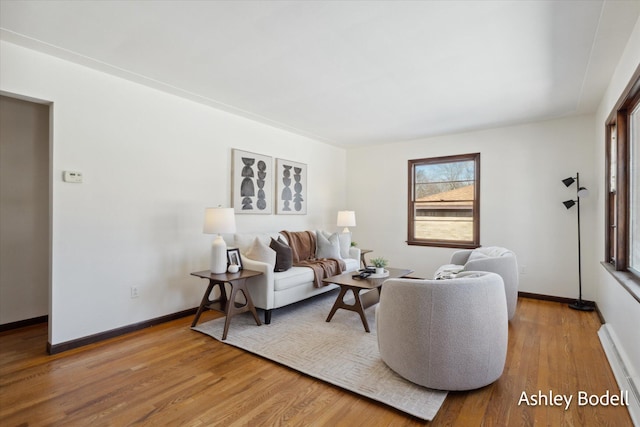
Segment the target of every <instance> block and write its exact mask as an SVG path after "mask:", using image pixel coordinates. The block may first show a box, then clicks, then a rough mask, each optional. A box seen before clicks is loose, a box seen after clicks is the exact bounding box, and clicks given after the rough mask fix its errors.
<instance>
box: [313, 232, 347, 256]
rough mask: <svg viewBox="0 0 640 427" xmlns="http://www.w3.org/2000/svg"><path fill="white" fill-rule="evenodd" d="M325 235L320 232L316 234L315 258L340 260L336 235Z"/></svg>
mask: <svg viewBox="0 0 640 427" xmlns="http://www.w3.org/2000/svg"><path fill="white" fill-rule="evenodd" d="M327 234H329V233H327V232H324V231H320V230H318V231H317V232H316V258H318V259H322V258H333V259H342V257H341V256H340V241H339V240H338V233H333V234H329V236H327Z"/></svg>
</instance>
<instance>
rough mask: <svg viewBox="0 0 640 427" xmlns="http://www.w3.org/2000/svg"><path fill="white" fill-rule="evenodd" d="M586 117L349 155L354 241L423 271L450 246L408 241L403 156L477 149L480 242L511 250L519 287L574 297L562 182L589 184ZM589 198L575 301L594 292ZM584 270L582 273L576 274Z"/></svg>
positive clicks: (572, 241) (570, 231)
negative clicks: (580, 289) (576, 180)
mask: <svg viewBox="0 0 640 427" xmlns="http://www.w3.org/2000/svg"><path fill="white" fill-rule="evenodd" d="M593 132H594V128H593V116H580V117H573V118H567V119H561V120H553V121H546V122H538V123H531V124H526V125H521V126H513V127H504V128H498V129H490V130H483V131H478V132H470V133H463V134H457V135H447V136H440V137H433V138H427V139H420V140H416V141H410V142H404V143H394V144H389V145H380V146H375V147H367V148H362V149H353V150H349V151H348V155H347V158H348V165H349V166H348V172H347V180H348V182H349V193H348V206H347V207H348V208H349V209H353V210H355V211H356V215H357V223H358V226H357V227H355V228H354V229H353V233H354V236H353V238H354V240H355V241H357V242H358V243H359V244H360V246H361V247H363V248H364V247H366V248H369V249H373V250H374V251H375V252H374V253H372V254H370V255H369V256H371V257H374V256H384V257H386V258H388V259H389V260H390V261H391V265H392V266H398V267H410V268H413V269H414V270H415V275H416V276H420V277H432V276H433V273H434V271H435V270H436V269H437V268H438V267H439V266H440V265H442V264H446V263H448V262H449V258H450V256H451V254H452V252H453V249H447V248H433V247H421V246H408V245H407V244H406V243H405V241H406V237H407V200H408V185H407V182H408V165H407V161H408V160H409V159H420V158H426V157H437V156H446V155H454V154H465V153H474V152H480V153H481V160H480V162H481V178H480V179H481V189H480V202H481V206H480V242H481V244H482V246H492V245H498V246H504V247H507V248H510V249H512V250H513V251H514V252H515V253H516V254H517V256H518V262H519V264H520V265H521V267H524V274H523V275H521V282H520V290H521V291H525V292H533V293H538V294H544V295H554V296H560V297H577V296H578V268H577V221H576V209H575V208H573V209H571V210H569V211H567V210H566V209H565V208H564V206H563V205H562V201H564V200H567V199H571V198H575V191H576V190H575V185H574V186H573V187H571V188H566V187H565V186H564V185H563V184H562V182H561V180H562V179H563V178H566V177H568V176H575V173H576V172H580V181H581V185H584V186H586V187H591V188H595V187H596V183H595V182H594V180H595V179H596V174H595V173H594V171H593ZM595 200H596V198H595V197H590V198H588V199H585V200H583V203H582V206H581V207H582V210H581V214H582V215H581V221H582V230H583V233H582V235H583V242H582V243H583V244H582V255H583V297H584V298H585V299H594V298H595V289H594V281H593V274H592V272H593V265H594V263H595V260H594V256H595V255H594V248H593V244H594V238H593V236H591V235H590V233H588V230H591V229H593V228H594V214H593V211H594V209H595V206H596V201H595ZM585 276H586V277H585Z"/></svg>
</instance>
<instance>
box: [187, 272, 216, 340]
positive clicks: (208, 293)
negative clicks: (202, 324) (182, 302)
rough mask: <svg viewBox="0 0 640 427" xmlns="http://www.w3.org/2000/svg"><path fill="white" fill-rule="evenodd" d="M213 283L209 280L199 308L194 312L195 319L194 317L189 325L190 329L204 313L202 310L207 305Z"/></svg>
mask: <svg viewBox="0 0 640 427" xmlns="http://www.w3.org/2000/svg"><path fill="white" fill-rule="evenodd" d="M214 285H215V283H214V282H213V281H212V280H209V286H208V287H207V291H206V292H205V293H204V296H203V297H202V301H201V302H200V307H198V311H197V312H196V317H194V319H193V322H192V323H191V327H192V328H193V327H194V326H196V325H197V324H198V320H199V319H200V315H201V314H202V312H203V311H204V308H205V307H206V306H207V304H209V295H210V294H211V290H212V289H213V286H214Z"/></svg>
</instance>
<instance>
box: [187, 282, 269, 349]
mask: <svg viewBox="0 0 640 427" xmlns="http://www.w3.org/2000/svg"><path fill="white" fill-rule="evenodd" d="M261 274H262V273H261V272H259V271H253V270H240V271H239V272H237V273H222V274H213V273H212V272H211V271H209V270H204V271H198V272H196V273H191V275H192V276H196V277H200V278H202V279H208V280H209V286H208V287H207V291H206V292H205V293H204V296H203V297H202V302H201V303H200V307H198V311H197V312H196V317H195V318H194V319H193V323H191V327H192V328H193V327H194V326H196V324H197V323H198V320H199V319H200V315H201V314H202V312H203V311H204V310H205V309H208V310H215V311H219V312H222V313H224V314H225V316H226V319H225V321H224V332H223V334H222V339H223V340H225V339H227V332H228V331H229V323H230V322H231V318H232V317H233V316H235V315H236V314H239V313H244V312H246V311H250V312H251V314H253V318H254V319H256V323H257V324H258V326H260V325H261V324H262V323H260V319H259V318H258V312H257V311H256V308H255V306H254V305H253V301H252V300H251V295H250V294H249V290H248V289H247V286H246V281H247V279H248V278H250V277H254V276H259V275H261ZM225 283H228V284H229V286H230V287H231V294H230V295H229V297H228V298H227V291H226V290H225ZM216 286H217V287H218V288H219V289H220V298H218V299H215V300H211V299H209V298H211V292H212V291H213V289H214V288H215V287H216ZM238 292H241V293H242V294H243V295H244V299H245V301H246V302H245V303H239V302H237V301H236V296H237V295H238Z"/></svg>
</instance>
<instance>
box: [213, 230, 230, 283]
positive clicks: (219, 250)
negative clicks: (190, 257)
mask: <svg viewBox="0 0 640 427" xmlns="http://www.w3.org/2000/svg"><path fill="white" fill-rule="evenodd" d="M210 269H211V272H212V273H213V274H222V273H226V272H227V244H226V243H225V241H224V239H223V238H222V236H220V235H219V234H218V236H217V237H216V238H215V239H214V241H213V244H212V245H211V267H210Z"/></svg>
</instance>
